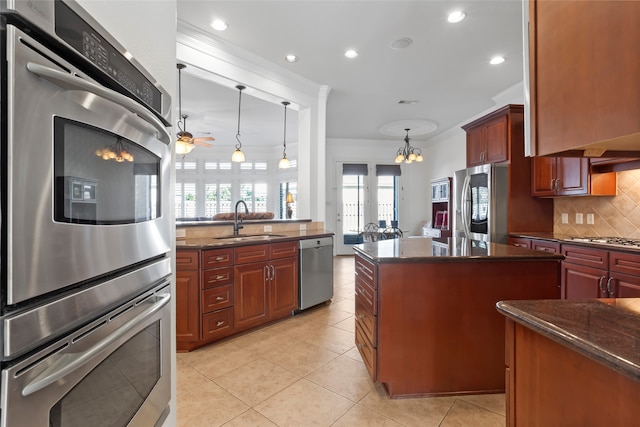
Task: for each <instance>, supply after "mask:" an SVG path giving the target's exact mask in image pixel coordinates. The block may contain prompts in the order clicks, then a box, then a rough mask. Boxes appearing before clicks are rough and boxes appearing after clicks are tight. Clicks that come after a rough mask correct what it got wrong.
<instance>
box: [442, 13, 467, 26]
mask: <svg viewBox="0 0 640 427" xmlns="http://www.w3.org/2000/svg"><path fill="white" fill-rule="evenodd" d="M466 16H467V14H466V13H464V12H463V11H461V10H456V11H454V12H451V13H450V14H449V16H448V17H447V21H449V22H451V23H452V24H455V23H456V22H460V21H462V20H463V19H464V18H465V17H466Z"/></svg>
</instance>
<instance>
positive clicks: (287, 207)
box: [278, 181, 298, 219]
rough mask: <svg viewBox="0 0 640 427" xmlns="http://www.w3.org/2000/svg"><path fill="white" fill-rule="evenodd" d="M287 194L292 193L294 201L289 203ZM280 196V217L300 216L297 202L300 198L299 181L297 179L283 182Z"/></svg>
mask: <svg viewBox="0 0 640 427" xmlns="http://www.w3.org/2000/svg"><path fill="white" fill-rule="evenodd" d="M287 194H291V198H290V199H289V200H291V199H293V202H289V203H287ZM279 196H280V197H279V198H280V206H279V212H278V217H279V218H282V219H284V218H297V217H298V209H297V207H296V206H297V203H296V201H297V200H298V183H297V182H295V181H288V182H281V183H280V189H279Z"/></svg>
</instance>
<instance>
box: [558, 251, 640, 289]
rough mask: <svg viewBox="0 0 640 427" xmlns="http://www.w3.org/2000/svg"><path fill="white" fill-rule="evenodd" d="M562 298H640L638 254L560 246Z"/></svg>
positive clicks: (639, 260) (639, 254)
mask: <svg viewBox="0 0 640 427" xmlns="http://www.w3.org/2000/svg"><path fill="white" fill-rule="evenodd" d="M562 253H563V255H564V256H565V260H564V261H563V262H562V298H565V299H576V298H640V253H632V252H623V251H617V250H609V251H607V250H604V249H595V248H586V247H583V246H578V245H569V244H563V245H562Z"/></svg>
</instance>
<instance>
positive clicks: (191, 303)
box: [176, 271, 200, 350]
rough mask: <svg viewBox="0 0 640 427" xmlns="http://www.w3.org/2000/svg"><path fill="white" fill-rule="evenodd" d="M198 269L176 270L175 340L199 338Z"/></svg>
mask: <svg viewBox="0 0 640 427" xmlns="http://www.w3.org/2000/svg"><path fill="white" fill-rule="evenodd" d="M198 275H199V273H198V271H178V272H176V342H177V346H178V350H180V349H181V348H180V343H188V342H191V341H198V340H199V339H200V300H199V296H200V284H199V283H198Z"/></svg>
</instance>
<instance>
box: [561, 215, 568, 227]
mask: <svg viewBox="0 0 640 427" xmlns="http://www.w3.org/2000/svg"><path fill="white" fill-rule="evenodd" d="M562 223H563V224H569V214H568V213H563V214H562Z"/></svg>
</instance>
